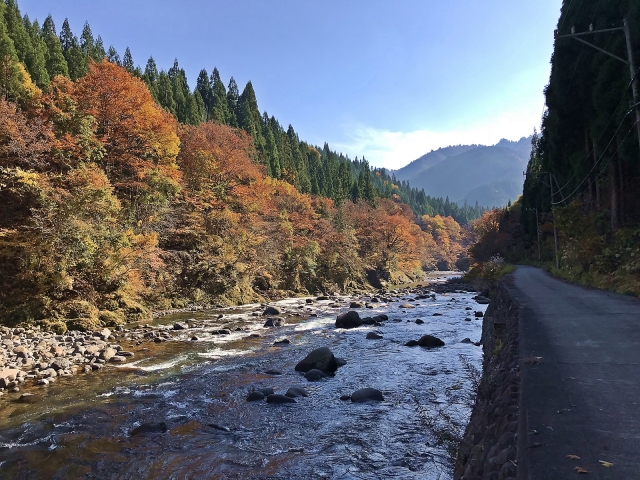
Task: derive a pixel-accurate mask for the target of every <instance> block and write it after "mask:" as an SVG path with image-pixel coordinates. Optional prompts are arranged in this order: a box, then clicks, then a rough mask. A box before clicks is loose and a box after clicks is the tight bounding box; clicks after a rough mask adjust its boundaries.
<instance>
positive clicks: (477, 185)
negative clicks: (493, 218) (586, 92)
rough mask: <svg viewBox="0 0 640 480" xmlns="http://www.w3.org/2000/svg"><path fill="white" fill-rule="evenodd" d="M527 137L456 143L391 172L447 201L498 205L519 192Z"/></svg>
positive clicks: (528, 142) (527, 150) (528, 143)
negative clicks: (476, 143) (477, 142)
mask: <svg viewBox="0 0 640 480" xmlns="http://www.w3.org/2000/svg"><path fill="white" fill-rule="evenodd" d="M531 138H532V137H522V138H521V139H520V140H517V141H511V140H506V139H502V140H500V141H499V142H498V143H497V144H495V145H492V146H485V145H456V146H450V147H445V148H439V149H438V150H432V151H431V152H429V153H427V154H425V155H423V156H422V157H420V158H418V159H416V160H414V161H413V162H411V163H409V164H408V165H406V166H404V167H402V168H401V169H399V170H395V171H393V172H391V173H393V174H394V175H395V177H396V179H397V180H400V181H408V182H409V183H410V184H411V186H412V187H415V188H418V189H422V188H423V189H424V191H425V193H426V194H427V195H431V196H436V197H449V199H450V200H451V201H455V202H458V203H459V204H461V205H462V204H463V203H464V202H467V203H468V204H470V205H474V204H475V203H476V202H478V203H479V204H480V205H484V206H487V207H500V206H504V205H506V204H507V203H508V202H509V201H510V200H511V201H514V200H515V199H516V198H517V197H518V195H521V194H522V185H523V177H522V172H523V171H524V170H525V169H526V166H527V162H528V161H529V156H530V154H531Z"/></svg>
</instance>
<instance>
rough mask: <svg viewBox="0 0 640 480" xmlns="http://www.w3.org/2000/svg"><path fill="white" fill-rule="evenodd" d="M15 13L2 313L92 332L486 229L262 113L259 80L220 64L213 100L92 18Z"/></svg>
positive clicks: (426, 254) (5, 128)
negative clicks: (139, 56) (416, 207)
mask: <svg viewBox="0 0 640 480" xmlns="http://www.w3.org/2000/svg"><path fill="white" fill-rule="evenodd" d="M0 19H2V21H0V70H1V73H2V75H1V76H0V77H1V78H0V205H2V209H0V287H1V288H0V318H1V319H2V323H5V324H8V325H16V324H21V323H38V324H41V325H43V326H45V327H47V328H52V329H55V330H56V331H60V332H62V331H64V330H65V329H67V328H74V329H81V330H90V329H95V328H97V327H99V326H101V325H107V326H114V325H117V324H121V323H123V322H124V321H125V320H140V319H143V318H147V317H148V315H149V310H150V308H161V309H166V308H172V307H182V306H184V305H186V304H189V303H194V302H195V303H212V302H213V303H237V302H243V303H244V302H248V301H252V300H261V299H263V298H265V297H267V296H278V295H285V294H296V293H297V294H301V293H307V292H311V293H315V292H319V291H333V290H340V289H347V288H354V287H358V286H363V285H365V284H366V283H371V284H374V285H382V284H384V282H393V281H396V280H401V279H408V278H411V277H413V278H418V277H419V276H420V275H421V272H423V271H424V270H431V269H436V268H440V269H453V268H456V265H458V266H462V267H464V266H465V258H466V254H465V252H466V247H467V246H468V245H470V244H471V243H472V241H473V238H474V233H473V232H472V231H471V230H470V229H469V228H467V227H465V226H461V225H460V224H459V223H458V222H457V221H456V220H455V219H454V218H452V217H450V216H446V215H439V214H438V212H436V211H435V209H434V208H431V207H430V208H431V210H429V209H426V205H427V204H425V203H424V202H428V199H427V198H426V197H425V198H424V199H419V200H421V201H422V204H421V205H422V206H423V207H424V208H423V210H422V212H420V213H421V214H420V216H416V214H415V212H414V211H413V210H412V208H411V206H410V205H408V204H406V203H404V202H403V195H405V194H406V192H409V193H410V192H411V190H410V188H409V187H408V186H407V185H404V186H402V185H400V186H398V185H396V184H393V183H392V182H391V179H388V177H385V176H384V175H383V173H382V172H372V171H371V169H370V167H369V166H368V163H367V162H366V161H365V160H355V161H351V160H349V159H348V158H346V157H344V156H341V155H338V154H336V153H334V152H332V151H331V150H330V149H329V148H328V146H327V145H325V146H324V148H317V147H314V146H312V145H309V144H307V143H305V142H301V141H300V140H299V139H298V137H297V135H296V134H295V132H294V131H293V129H292V128H291V127H289V129H288V130H287V131H284V130H283V129H281V128H280V127H279V124H278V123H277V122H276V121H275V119H273V117H268V116H267V115H266V114H265V115H259V113H258V110H257V103H256V101H255V95H253V94H252V91H253V90H252V87H251V84H250V83H249V84H248V85H247V87H246V88H245V91H244V92H243V93H242V95H240V96H238V95H237V89H234V88H230V89H229V91H227V92H226V94H223V90H224V87H223V86H222V84H221V83H219V82H218V80H217V76H216V75H215V74H214V76H213V80H212V84H211V82H210V87H211V88H212V90H211V92H210V94H207V95H210V96H209V97H207V96H206V95H205V97H206V99H207V100H206V101H205V100H204V99H203V97H202V93H200V90H201V89H202V88H204V90H206V89H207V87H206V82H205V77H206V75H201V77H202V78H199V82H198V87H196V89H195V90H194V91H193V92H189V91H188V86H187V84H186V78H184V71H182V70H180V69H178V67H177V64H176V65H175V66H174V67H175V68H174V69H173V70H170V71H169V72H168V73H166V74H164V72H160V73H159V74H158V76H157V78H156V79H155V80H153V81H152V80H150V79H149V78H148V77H149V72H147V71H145V72H143V73H141V72H140V71H138V70H137V69H135V68H134V67H133V66H132V65H133V64H132V61H131V55H130V52H128V53H127V54H125V56H124V58H123V60H122V61H120V60H119V58H118V57H117V56H116V54H114V52H112V51H111V49H110V50H109V51H108V52H106V53H105V52H104V46H103V45H102V41H101V39H100V38H98V39H97V40H94V39H93V37H92V35H91V32H90V29H89V28H88V25H87V26H85V30H84V31H83V34H82V37H81V39H80V40H78V39H77V38H75V37H74V36H73V35H72V34H71V33H70V30H69V28H68V23H66V22H65V26H63V30H62V32H61V33H60V36H59V37H58V36H57V35H56V34H55V27H54V25H53V21H52V19H51V17H49V18H48V19H47V20H46V21H45V22H44V24H43V26H42V28H41V27H40V26H39V25H38V23H37V22H33V23H31V22H30V21H29V19H28V17H24V18H21V17H20V14H19V11H18V7H17V5H16V3H15V2H14V1H13V0H6V3H3V2H0ZM152 73H153V72H152ZM214 73H215V72H214ZM145 75H146V77H145ZM154 78H155V77H154ZM203 84H204V85H205V86H204V87H203V86H202V85H203ZM177 86H179V87H180V88H178V87H177ZM156 87H157V88H156ZM221 87H222V88H221ZM231 87H233V86H231ZM169 91H171V92H172V93H173V95H174V97H173V98H174V101H175V102H176V103H175V107H173V104H170V105H168V106H167V105H166V104H164V103H163V101H164V100H163V98H165V94H166V95H168V92H169ZM181 92H182V94H184V95H186V93H188V96H185V100H184V103H182V102H183V100H182V97H180V95H179V94H180V93H181ZM184 95H183V96H184ZM176 96H177V98H178V100H179V101H177V100H176ZM223 98H224V101H223ZM189 99H191V100H189ZM165 100H166V98H165ZM225 102H226V103H225ZM194 105H195V106H194ZM203 105H204V107H203ZM225 105H226V106H227V108H226V109H225ZM229 105H233V108H232V109H231V110H229V108H228V107H229ZM183 108H186V110H183ZM194 112H195V113H194ZM274 133H275V134H274ZM276 134H277V135H276ZM276 139H277V140H276ZM414 196H415V195H414ZM441 203H442V205H443V208H444V207H445V206H446V205H447V204H448V202H446V201H444V202H441ZM436 207H437V205H436ZM447 208H448V209H449V210H450V212H449V213H450V214H452V213H456V215H458V216H460V215H462V216H463V217H464V215H468V216H473V215H474V214H475V213H474V212H473V211H472V209H468V211H466V213H464V212H465V210H464V209H463V208H461V207H457V206H456V208H455V209H454V210H451V209H452V207H451V204H448V207H447ZM465 208H468V207H465ZM425 209H426V210H425ZM425 211H428V212H429V213H427V214H424V212H425ZM461 212H462V213H461ZM442 213H443V214H444V212H442ZM476 213H478V212H476ZM465 218H466V217H465Z"/></svg>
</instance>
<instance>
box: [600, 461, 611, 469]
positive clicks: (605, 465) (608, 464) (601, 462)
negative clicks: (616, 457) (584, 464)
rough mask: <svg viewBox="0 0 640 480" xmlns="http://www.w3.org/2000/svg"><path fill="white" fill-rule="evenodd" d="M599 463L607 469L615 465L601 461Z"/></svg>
mask: <svg viewBox="0 0 640 480" xmlns="http://www.w3.org/2000/svg"><path fill="white" fill-rule="evenodd" d="M599 462H600V464H601V465H602V466H603V467H607V468H609V467H613V463H611V462H605V461H604V460H599Z"/></svg>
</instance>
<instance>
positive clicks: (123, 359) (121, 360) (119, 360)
mask: <svg viewBox="0 0 640 480" xmlns="http://www.w3.org/2000/svg"><path fill="white" fill-rule="evenodd" d="M109 361H110V362H111V363H124V362H126V361H127V358H126V357H123V356H121V355H114V356H113V357H111V360H109Z"/></svg>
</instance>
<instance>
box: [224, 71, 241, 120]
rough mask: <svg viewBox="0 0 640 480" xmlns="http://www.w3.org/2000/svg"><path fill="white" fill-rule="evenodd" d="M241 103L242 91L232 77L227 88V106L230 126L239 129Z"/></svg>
mask: <svg viewBox="0 0 640 480" xmlns="http://www.w3.org/2000/svg"><path fill="white" fill-rule="evenodd" d="M239 101H240V90H238V84H237V83H236V81H235V80H234V78H233V77H231V80H229V86H228V87H227V105H228V106H229V125H231V126H232V127H238V126H239V124H238V102H239Z"/></svg>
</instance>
